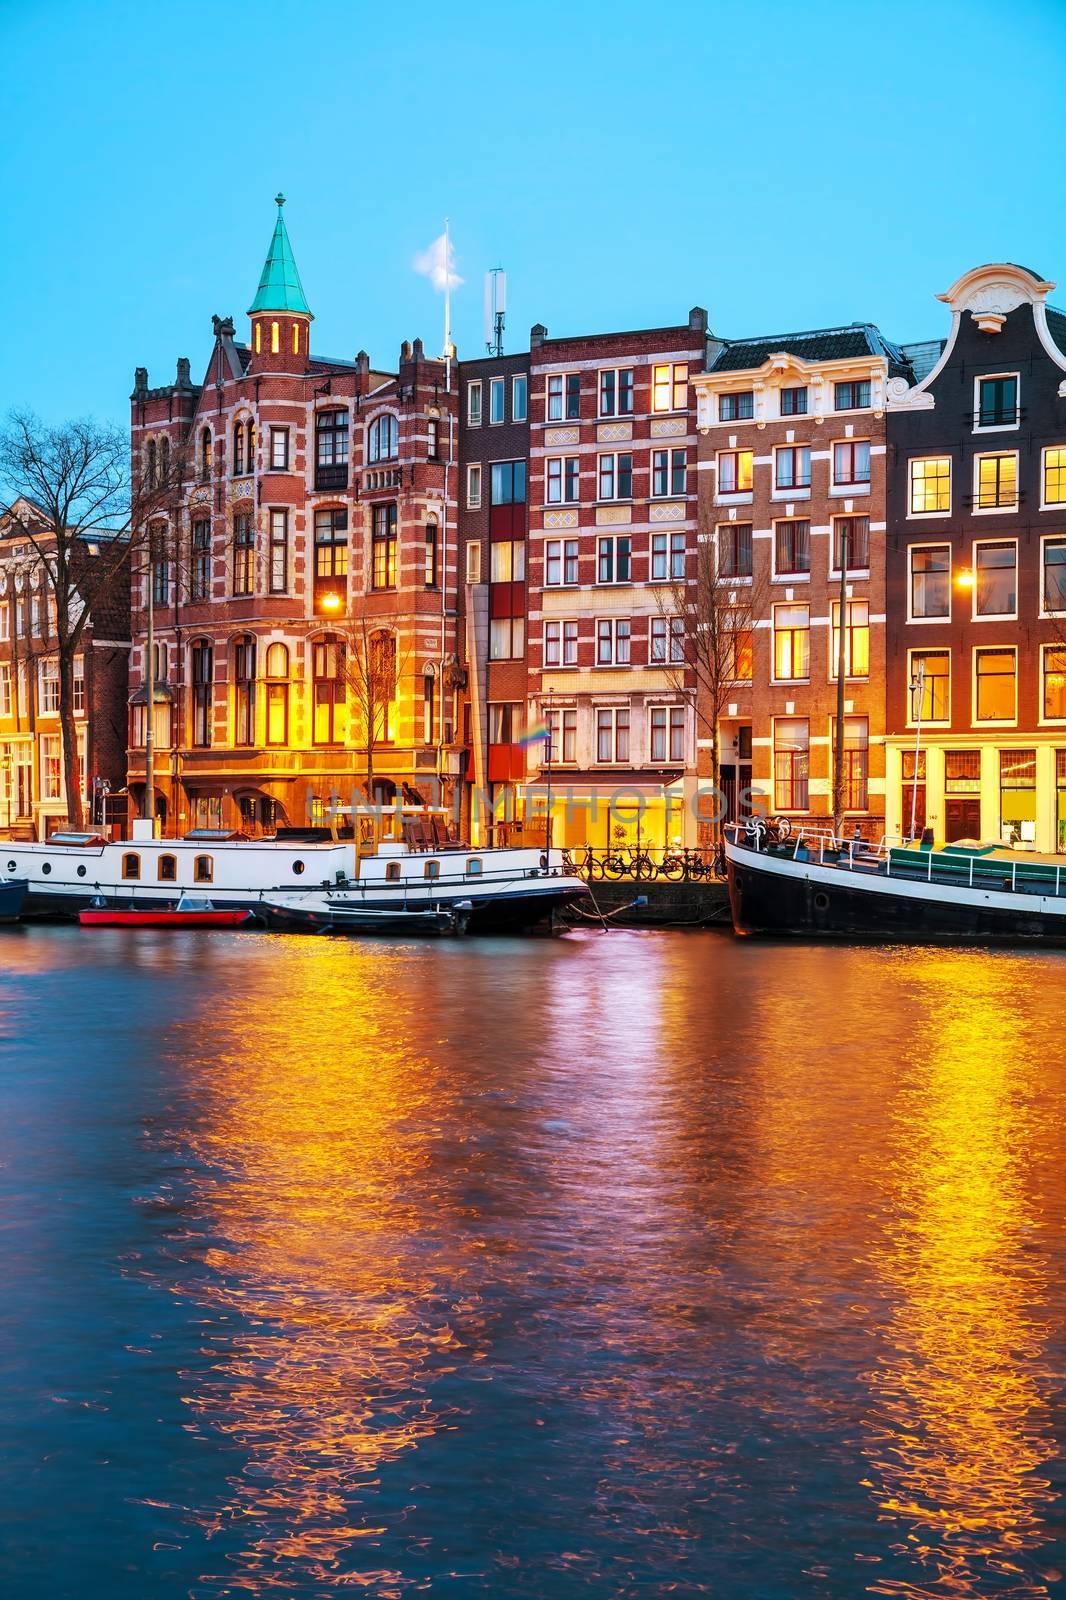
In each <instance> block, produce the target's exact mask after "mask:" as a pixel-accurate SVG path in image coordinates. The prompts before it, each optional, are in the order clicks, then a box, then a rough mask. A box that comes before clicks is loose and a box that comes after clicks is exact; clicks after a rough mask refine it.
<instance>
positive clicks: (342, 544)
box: [315, 506, 388, 616]
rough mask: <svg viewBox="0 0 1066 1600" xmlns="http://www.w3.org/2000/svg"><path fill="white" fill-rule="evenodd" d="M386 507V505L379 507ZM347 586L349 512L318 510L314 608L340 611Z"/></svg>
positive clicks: (331, 611) (334, 612) (321, 610)
mask: <svg viewBox="0 0 1066 1600" xmlns="http://www.w3.org/2000/svg"><path fill="white" fill-rule="evenodd" d="M377 509H379V510H382V511H385V510H387V509H388V508H387V507H385V506H382V507H379V508H377ZM347 588H348V512H347V510H346V509H340V508H338V509H337V510H335V511H316V512H315V610H316V611H320V612H322V613H323V614H326V615H330V614H332V615H334V616H335V615H337V614H338V612H339V611H340V610H341V607H342V604H343V600H344V597H345V595H346V593H347Z"/></svg>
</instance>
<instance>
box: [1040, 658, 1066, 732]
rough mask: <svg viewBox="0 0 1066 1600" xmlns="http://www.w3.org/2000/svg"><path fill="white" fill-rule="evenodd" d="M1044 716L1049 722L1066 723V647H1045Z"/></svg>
mask: <svg viewBox="0 0 1066 1600" xmlns="http://www.w3.org/2000/svg"><path fill="white" fill-rule="evenodd" d="M1043 715H1044V718H1045V720H1046V721H1048V722H1063V721H1066V646H1063V645H1061V644H1046V645H1045V646H1044V698H1043Z"/></svg>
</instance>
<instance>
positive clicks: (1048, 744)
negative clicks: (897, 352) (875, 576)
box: [885, 263, 1066, 852]
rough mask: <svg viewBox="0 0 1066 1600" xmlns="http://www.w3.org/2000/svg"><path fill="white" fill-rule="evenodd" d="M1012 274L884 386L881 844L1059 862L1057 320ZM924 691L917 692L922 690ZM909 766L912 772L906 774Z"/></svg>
mask: <svg viewBox="0 0 1066 1600" xmlns="http://www.w3.org/2000/svg"><path fill="white" fill-rule="evenodd" d="M1053 288H1054V284H1051V283H1047V282H1045V281H1044V280H1043V279H1041V278H1040V277H1039V276H1038V275H1037V274H1036V273H1034V272H1030V271H1029V270H1027V269H1026V268H1024V267H1018V266H1014V265H1011V264H1009V263H998V264H993V265H989V266H983V267H977V268H975V269H974V270H972V271H970V272H967V273H965V274H964V275H963V276H962V277H961V278H959V279H958V281H957V282H956V283H954V284H953V285H952V286H951V288H950V289H949V290H948V291H947V293H946V294H942V295H940V296H939V298H940V299H941V300H942V301H944V302H946V304H947V306H948V308H949V309H950V312H951V327H950V330H949V332H948V335H947V338H946V340H944V341H939V342H936V343H934V344H933V345H932V346H931V347H927V348H926V351H925V360H924V361H923V363H922V366H921V369H920V371H919V372H918V373H917V374H916V379H917V381H914V382H910V383H908V382H907V381H905V380H904V379H903V378H900V379H895V380H892V381H890V383H889V387H888V407H889V409H888V441H889V450H890V469H889V482H888V617H889V630H888V670H887V676H886V683H885V690H886V692H887V706H888V742H887V771H888V781H887V801H888V805H887V811H888V826H889V829H890V831H892V832H894V833H907V832H909V831H910V825H911V815H912V811H913V813H914V817H915V822H916V824H917V826H918V828H921V827H923V826H926V825H928V826H929V827H930V828H931V829H932V831H933V834H934V837H935V838H936V839H937V840H938V841H943V840H955V839H960V838H981V839H985V840H1000V841H1003V842H1010V841H1014V842H1016V843H1020V844H1022V845H1028V846H1030V847H1035V848H1036V849H1039V850H1043V851H1053V850H1058V851H1060V852H1062V851H1066V313H1063V312H1061V311H1055V310H1053V309H1052V308H1051V307H1050V306H1048V304H1047V296H1048V294H1049V293H1050V291H1051V290H1052V289H1053ZM919 683H920V684H921V688H920V690H919V687H918V685H919ZM916 758H917V759H916Z"/></svg>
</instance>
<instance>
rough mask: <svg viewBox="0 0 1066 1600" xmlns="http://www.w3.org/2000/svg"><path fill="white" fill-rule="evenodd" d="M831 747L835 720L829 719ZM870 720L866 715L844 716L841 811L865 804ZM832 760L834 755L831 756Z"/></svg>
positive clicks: (867, 782) (857, 807)
mask: <svg viewBox="0 0 1066 1600" xmlns="http://www.w3.org/2000/svg"><path fill="white" fill-rule="evenodd" d="M829 728H830V734H829V736H830V739H831V740H832V745H831V749H832V750H834V751H835V750H836V730H837V721H836V718H835V717H833V718H832V719H831V720H830V724H829ZM869 750H870V723H869V719H868V718H867V717H845V718H844V750H843V756H844V761H843V769H844V770H843V778H844V810H845V811H865V810H866V807H867V805H868V804H869V799H868V791H869V776H870V771H869ZM833 759H835V757H834V758H833Z"/></svg>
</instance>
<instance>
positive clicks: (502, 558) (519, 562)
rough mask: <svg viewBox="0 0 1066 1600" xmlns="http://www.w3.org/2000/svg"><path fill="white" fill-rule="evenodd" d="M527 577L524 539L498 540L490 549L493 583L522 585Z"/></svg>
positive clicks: (490, 567) (490, 574)
mask: <svg viewBox="0 0 1066 1600" xmlns="http://www.w3.org/2000/svg"><path fill="white" fill-rule="evenodd" d="M525 575H526V546H525V540H524V539H497V540H494V542H493V543H492V545H491V546H490V547H489V576H490V578H491V580H492V582H493V583H521V582H522V579H523V578H524V577H525Z"/></svg>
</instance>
